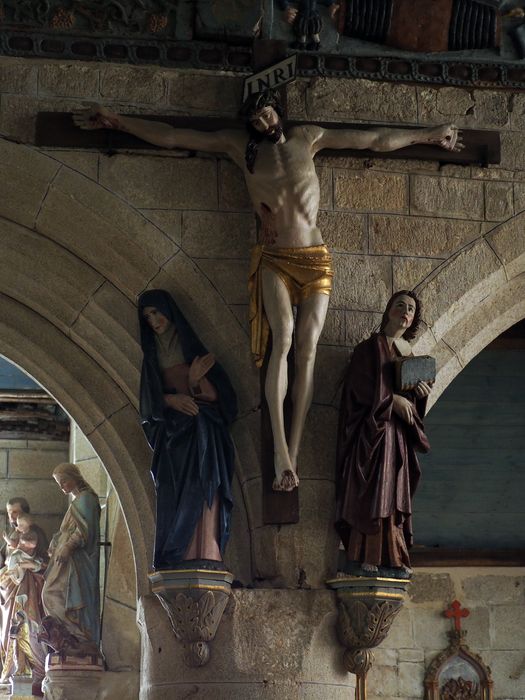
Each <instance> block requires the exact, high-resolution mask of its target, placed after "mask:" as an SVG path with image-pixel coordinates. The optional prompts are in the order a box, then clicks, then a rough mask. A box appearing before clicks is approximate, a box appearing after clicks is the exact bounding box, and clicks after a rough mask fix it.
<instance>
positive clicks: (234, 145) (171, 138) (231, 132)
mask: <svg viewBox="0 0 525 700" xmlns="http://www.w3.org/2000/svg"><path fill="white" fill-rule="evenodd" d="M73 121H74V122H75V124H76V126H78V127H80V128H81V129H88V130H92V129H115V130H117V131H125V132H126V133H128V134H133V136H137V137H138V138H139V139H142V140H143V141H147V142H148V143H152V144H153V145H155V146H161V147H162V148H184V149H188V150H190V151H208V152H210V153H225V154H227V155H228V156H230V158H232V160H234V161H235V162H237V163H238V162H240V163H242V162H243V158H244V151H243V142H242V137H241V133H242V132H240V131H238V130H235V129H221V130H219V131H210V132H208V131H197V130H194V129H176V128H174V127H172V126H170V125H169V124H165V123H164V122H158V121H152V120H148V119H138V118H137V117H124V116H122V115H120V114H116V113H115V112H112V111H110V110H109V109H107V108H106V107H102V106H100V105H94V106H93V107H91V108H89V109H84V110H79V111H78V112H75V113H73Z"/></svg>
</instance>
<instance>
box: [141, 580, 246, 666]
mask: <svg viewBox="0 0 525 700" xmlns="http://www.w3.org/2000/svg"><path fill="white" fill-rule="evenodd" d="M149 578H150V581H151V584H152V590H153V593H155V595H156V596H157V598H158V599H159V601H160V602H161V604H162V607H163V608H164V610H165V611H166V612H167V614H168V617H169V619H170V622H171V626H172V629H173V632H174V633H175V636H176V637H177V639H179V640H180V641H181V642H182V644H183V647H184V661H185V663H186V664H187V665H188V666H191V667H193V668H196V667H199V666H204V665H205V664H207V663H208V661H209V658H210V647H209V643H210V642H211V641H212V640H213V639H214V638H215V633H216V632H217V628H218V627H219V623H220V621H221V619H222V614H223V612H224V610H225V608H226V605H227V603H228V599H229V597H230V594H231V584H232V581H233V574H231V573H230V572H229V571H211V570H204V569H176V570H175V569H174V570H170V571H156V572H154V573H151V574H149Z"/></svg>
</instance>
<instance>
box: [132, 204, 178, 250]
mask: <svg viewBox="0 0 525 700" xmlns="http://www.w3.org/2000/svg"><path fill="white" fill-rule="evenodd" d="M141 213H142V214H143V215H144V216H145V217H146V219H149V220H150V221H151V222H152V223H154V224H155V226H158V227H159V228H160V229H161V231H164V233H165V234H166V235H167V236H168V237H169V238H171V240H172V241H173V243H175V245H177V246H180V244H181V240H182V212H181V211H177V210H173V211H171V210H169V209H142V210H141Z"/></svg>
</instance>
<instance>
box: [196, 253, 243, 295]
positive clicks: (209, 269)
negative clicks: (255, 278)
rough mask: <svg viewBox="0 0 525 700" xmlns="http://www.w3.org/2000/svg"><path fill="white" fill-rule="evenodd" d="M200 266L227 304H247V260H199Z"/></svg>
mask: <svg viewBox="0 0 525 700" xmlns="http://www.w3.org/2000/svg"><path fill="white" fill-rule="evenodd" d="M198 265H199V267H200V269H201V270H202V272H203V273H204V274H205V275H206V277H207V278H208V279H209V280H210V282H211V283H212V284H213V286H214V287H215V288H216V289H218V291H219V293H220V294H221V296H222V297H223V299H224V301H225V302H226V303H227V304H245V303H246V302H247V300H248V270H249V267H248V261H247V260H226V259H223V260H213V259H211V260H207V259H199V260H198Z"/></svg>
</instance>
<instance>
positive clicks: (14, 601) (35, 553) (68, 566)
mask: <svg viewBox="0 0 525 700" xmlns="http://www.w3.org/2000/svg"><path fill="white" fill-rule="evenodd" d="M53 477H54V479H55V481H56V482H57V484H58V486H59V487H60V489H61V490H62V492H63V493H64V494H67V495H68V496H69V497H70V505H69V508H68V509H67V511H66V514H65V515H64V518H63V520H62V523H61V525H60V530H59V532H57V533H56V534H55V535H54V536H53V538H52V540H51V542H50V543H49V542H48V539H47V537H46V535H45V533H44V531H43V530H42V528H41V527H39V526H38V524H37V523H36V522H35V521H34V519H33V517H32V516H31V513H30V507H29V503H28V502H27V500H26V499H25V498H24V497H23V496H20V497H14V498H11V499H10V500H9V501H8V502H7V506H6V510H7V519H8V522H9V529H8V531H6V532H4V533H3V543H2V547H1V557H2V563H3V566H2V568H1V569H0V624H1V638H0V652H1V654H0V663H1V677H0V683H6V682H9V680H10V679H11V678H12V677H13V676H14V675H22V676H24V675H26V676H31V677H32V686H33V688H32V690H33V695H34V696H35V695H36V696H41V695H42V690H41V684H42V680H43V679H44V675H45V670H44V662H45V657H46V654H47V653H48V652H49V651H60V652H62V653H66V652H67V653H75V654H77V655H78V654H82V655H85V654H89V653H91V654H98V648H99V638H100V629H99V627H100V623H99V620H100V612H99V580H98V579H99V516H100V507H99V500H98V496H97V495H96V493H95V492H94V491H93V489H92V488H91V487H90V486H89V484H87V483H86V482H85V481H84V479H83V478H82V475H81V473H80V471H79V469H78V467H76V466H75V465H74V464H60V465H58V466H57V467H56V468H55V469H54V471H53Z"/></svg>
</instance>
